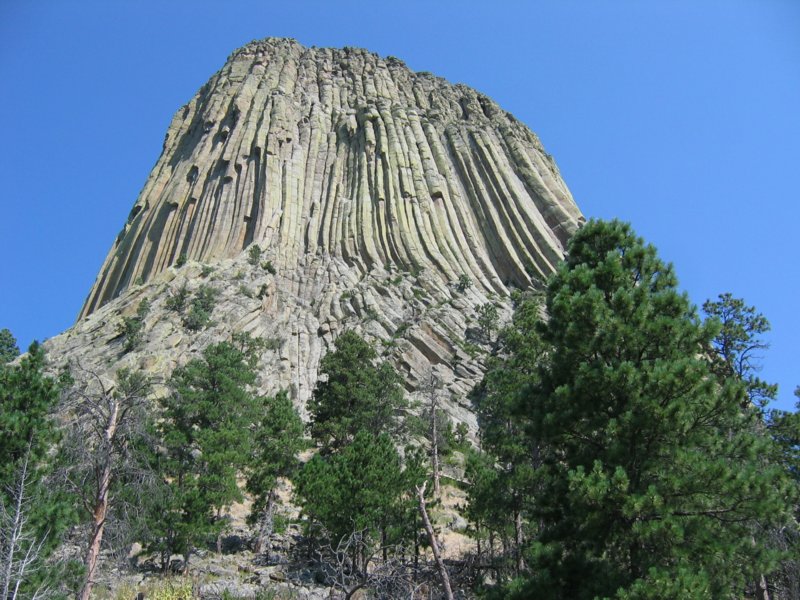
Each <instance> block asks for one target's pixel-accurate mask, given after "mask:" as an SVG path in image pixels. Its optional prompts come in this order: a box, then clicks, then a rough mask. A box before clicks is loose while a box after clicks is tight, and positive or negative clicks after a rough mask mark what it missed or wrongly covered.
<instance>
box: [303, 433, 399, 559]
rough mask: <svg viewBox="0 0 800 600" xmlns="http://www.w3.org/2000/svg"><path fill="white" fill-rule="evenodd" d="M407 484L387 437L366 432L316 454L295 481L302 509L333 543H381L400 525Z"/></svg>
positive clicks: (392, 445)
mask: <svg viewBox="0 0 800 600" xmlns="http://www.w3.org/2000/svg"><path fill="white" fill-rule="evenodd" d="M406 483H407V482H406V480H405V477H404V475H403V469H402V461H401V459H400V454H399V453H398V452H397V450H396V449H395V447H394V443H393V442H392V440H391V438H390V437H389V436H388V435H387V434H386V433H382V434H379V435H378V436H374V435H373V434H372V433H371V432H369V431H366V430H362V431H359V432H358V433H357V434H356V435H355V438H354V439H353V441H352V443H350V444H348V445H347V446H345V447H344V448H342V449H341V450H340V451H339V452H337V453H336V454H333V455H329V456H322V455H320V454H316V455H315V456H314V457H313V458H312V459H311V460H310V461H308V463H306V465H305V466H304V467H303V469H302V470H301V471H300V472H299V473H298V475H297V477H296V478H295V486H296V491H297V496H298V499H299V500H300V505H301V506H302V508H303V511H304V512H305V513H306V514H308V515H309V516H310V517H311V518H312V519H313V520H314V521H316V522H318V523H319V524H321V525H322V526H323V527H324V528H325V530H326V532H327V534H328V536H329V538H330V539H331V540H333V541H334V543H338V541H339V540H342V539H345V538H347V537H348V536H350V535H351V534H354V533H355V534H357V535H359V536H360V537H361V538H362V539H365V540H369V541H370V543H373V542H375V543H376V542H378V541H382V538H383V539H385V538H386V536H387V534H388V532H389V530H390V528H396V527H398V526H400V525H401V523H400V515H401V514H402V507H401V498H402V496H403V493H404V492H405V491H407V489H406ZM363 548H366V546H363ZM361 558H363V557H361ZM360 564H361V566H362V567H363V560H362V561H361V563H360Z"/></svg>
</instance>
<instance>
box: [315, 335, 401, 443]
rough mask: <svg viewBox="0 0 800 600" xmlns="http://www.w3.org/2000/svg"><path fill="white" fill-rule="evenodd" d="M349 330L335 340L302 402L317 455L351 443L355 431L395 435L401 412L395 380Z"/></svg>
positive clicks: (397, 383) (384, 365)
mask: <svg viewBox="0 0 800 600" xmlns="http://www.w3.org/2000/svg"><path fill="white" fill-rule="evenodd" d="M376 360H377V353H376V352H375V350H374V348H372V346H370V345H369V344H367V342H365V341H364V340H363V339H362V338H360V337H359V336H358V334H356V333H355V332H353V331H346V332H344V333H342V335H340V336H339V337H338V338H337V340H336V344H335V349H334V351H333V352H330V353H328V354H326V355H325V357H323V359H322V360H321V361H320V374H321V375H322V376H323V379H321V381H320V382H319V383H318V384H317V386H316V388H315V389H314V394H313V396H312V397H311V400H310V401H309V403H308V410H309V413H310V414H311V424H310V432H311V436H312V437H313V438H314V439H315V440H316V441H317V442H318V443H319V444H320V446H321V448H322V451H323V452H329V451H335V450H338V449H341V448H342V447H344V446H346V445H347V444H349V443H351V442H352V441H353V440H354V439H355V436H356V434H357V433H358V432H359V431H370V432H372V433H373V434H375V435H377V434H379V433H381V432H387V433H389V434H392V435H396V434H399V432H400V428H401V422H400V420H399V419H398V417H399V416H400V414H401V412H402V410H403V409H404V408H405V407H406V402H405V400H404V397H403V391H402V388H401V387H400V377H399V376H398V375H397V373H396V372H395V370H394V369H393V368H392V366H391V365H390V364H389V363H387V362H382V363H379V364H376V363H375V361H376Z"/></svg>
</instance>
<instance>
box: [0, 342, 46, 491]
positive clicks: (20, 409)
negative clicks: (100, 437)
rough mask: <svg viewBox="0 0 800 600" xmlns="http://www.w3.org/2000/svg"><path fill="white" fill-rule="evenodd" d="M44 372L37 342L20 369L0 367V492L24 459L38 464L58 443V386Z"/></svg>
mask: <svg viewBox="0 0 800 600" xmlns="http://www.w3.org/2000/svg"><path fill="white" fill-rule="evenodd" d="M44 368H45V355H44V349H43V348H42V347H41V346H40V345H39V344H38V343H36V342H34V343H33V344H31V346H30V348H28V354H27V355H26V356H25V357H23V358H22V360H21V361H20V363H19V365H15V366H12V365H0V484H2V485H0V491H1V490H2V488H3V487H4V486H5V485H6V484H8V483H10V482H12V481H13V480H14V477H15V473H16V470H17V468H18V466H19V464H20V462H21V461H22V459H23V458H25V457H26V456H27V457H28V460H29V462H30V463H31V464H33V465H37V464H39V463H41V462H42V461H43V459H44V458H45V455H46V453H47V451H48V449H49V448H50V447H51V445H52V444H53V443H54V442H56V441H57V439H58V435H57V430H56V426H55V423H54V421H53V419H52V418H51V415H52V411H53V410H54V408H55V406H56V403H57V402H58V398H59V386H58V383H57V382H56V381H55V380H53V379H52V378H50V377H48V376H46V375H45V374H44Z"/></svg>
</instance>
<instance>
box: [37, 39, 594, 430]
mask: <svg viewBox="0 0 800 600" xmlns="http://www.w3.org/2000/svg"><path fill="white" fill-rule="evenodd" d="M581 221H582V216H581V214H580V211H579V210H578V208H577V207H576V205H575V203H574V201H573V200H572V197H571V195H570V193H569V190H568V189H567V187H566V185H565V184H564V182H563V181H562V180H561V178H560V176H559V173H558V170H557V168H556V165H555V163H554V162H553V159H552V157H550V156H549V155H548V154H547V153H546V152H545V151H544V149H543V148H542V145H541V144H540V142H539V140H538V139H537V137H536V136H535V135H534V134H533V133H532V132H531V131H530V130H529V129H528V128H527V127H526V126H525V125H523V124H522V123H520V122H519V121H517V120H515V119H514V117H513V116H511V115H510V114H508V113H507V112H505V111H503V110H502V109H500V108H499V107H498V106H497V105H496V104H495V103H494V102H493V101H492V100H490V99H489V98H487V97H486V96H484V95H482V94H480V93H479V92H476V91H475V90H472V89H470V88H468V87H466V86H464V85H453V84H450V83H448V82H446V81H445V80H443V79H441V78H439V77H435V76H433V75H431V74H429V73H414V72H412V71H411V70H409V69H408V68H407V67H406V66H405V65H404V64H403V63H402V62H401V61H400V60H398V59H395V58H392V57H389V58H381V57H379V56H377V55H375V54H372V53H370V52H367V51H365V50H360V49H353V48H344V49H328V48H304V47H303V46H301V45H300V44H298V43H297V42H294V41H292V40H285V39H266V40H262V41H257V42H252V43H250V44H248V45H247V46H245V47H243V48H241V49H239V50H237V51H236V52H234V53H233V54H232V55H231V56H230V58H229V59H228V61H227V62H226V63H225V65H224V66H223V67H222V69H221V70H220V71H219V72H218V73H217V74H215V75H214V76H213V77H212V78H211V79H210V80H209V81H208V83H206V84H205V85H204V86H203V87H202V88H201V89H200V91H199V92H198V93H197V94H196V95H195V96H194V98H192V100H191V101H190V102H189V103H188V104H187V105H186V106H184V107H183V108H181V109H180V110H179V111H178V112H177V114H176V115H175V117H174V118H173V120H172V123H171V125H170V127H169V129H168V131H167V135H166V139H165V141H164V149H163V152H162V154H161V157H160V158H159V160H158V162H157V163H156V165H155V167H154V168H153V171H152V173H151V174H150V176H149V178H148V180H147V182H146V184H145V186H144V189H143V190H142V192H141V195H140V196H139V198H138V200H137V201H136V203H135V204H134V207H133V209H132V211H131V213H130V216H129V218H128V222H127V223H126V224H125V227H124V228H123V230H122V231H121V232H120V234H119V236H118V237H117V240H116V242H115V243H114V245H113V247H112V248H111V250H110V252H109V254H108V257H107V258H106V260H105V263H104V264H103V267H102V269H101V270H100V273H99V274H98V277H97V280H96V282H95V284H94V286H93V287H92V289H91V291H90V293H89V296H88V298H87V300H86V303H85V305H84V307H83V309H82V311H81V315H80V319H79V321H78V323H77V324H76V325H75V327H73V329H71V330H70V331H68V332H66V333H65V334H62V336H59V337H58V338H54V339H53V340H51V342H50V347H51V349H52V350H53V351H54V352H55V353H56V355H58V356H61V357H63V358H64V359H65V360H66V359H68V358H72V359H77V358H80V359H81V360H82V361H84V362H89V363H92V364H98V365H100V364H102V365H103V369H105V370H108V371H113V370H115V369H116V368H118V367H119V366H121V365H126V366H136V367H139V368H145V369H147V370H148V371H151V372H154V373H158V374H162V375H166V374H168V372H169V371H170V370H171V369H172V368H173V367H174V366H175V365H177V364H181V363H182V362H185V360H187V359H188V357H190V356H193V355H194V354H195V353H196V352H198V351H199V350H200V349H201V348H202V347H204V346H205V345H207V344H208V343H211V342H213V341H217V340H220V339H228V338H230V335H231V334H232V333H233V332H236V331H246V332H250V333H252V334H253V335H257V336H262V337H268V338H270V339H272V340H273V343H272V344H271V349H269V350H268V351H267V352H265V356H264V357H263V360H262V373H263V377H262V384H261V385H262V388H263V389H264V390H265V391H274V390H276V389H278V388H281V387H284V388H289V389H291V390H292V393H293V395H294V397H295V398H296V400H297V402H298V405H300V406H302V405H303V403H304V401H305V400H306V399H307V398H308V396H309V394H310V391H311V389H313V386H314V383H315V382H316V379H317V366H318V363H319V359H320V357H321V356H322V355H324V353H325V352H326V351H327V350H328V349H329V347H330V346H331V343H332V341H333V340H334V339H335V337H336V335H337V332H339V331H342V330H343V329H348V328H349V329H356V330H357V331H359V332H360V333H361V334H362V335H364V336H365V337H367V338H368V339H370V340H371V341H373V342H375V343H376V346H377V347H378V348H379V350H380V351H381V352H382V353H383V354H384V355H385V356H386V357H387V358H389V359H391V360H392V361H393V362H394V363H395V364H396V366H397V367H398V369H399V370H400V371H401V372H402V373H403V375H404V377H405V379H406V383H407V387H408V389H409V390H414V389H415V388H416V386H417V385H418V384H419V382H420V381H422V380H423V379H425V378H427V377H429V376H430V374H431V373H433V374H434V375H436V377H437V378H438V379H439V380H440V381H441V382H442V386H443V390H446V391H449V394H448V397H450V398H451V409H452V410H451V412H452V414H453V416H454V417H455V418H457V419H459V420H464V421H467V422H470V421H473V419H472V417H471V414H470V413H469V411H468V407H467V405H466V404H465V401H464V400H463V398H464V394H465V392H466V390H467V389H468V387H469V386H470V385H471V384H472V383H474V382H475V381H476V380H477V379H478V378H479V377H480V374H481V373H482V368H483V367H482V365H483V356H484V354H485V349H486V347H485V346H486V345H485V344H484V345H483V346H482V345H481V341H480V340H479V339H478V338H476V337H475V335H474V330H475V327H476V326H475V310H476V308H477V307H478V306H480V305H482V304H485V303H487V302H494V303H496V304H497V306H498V308H499V310H500V314H501V316H504V317H507V316H508V314H509V309H508V306H509V303H508V294H509V292H510V290H511V289H512V288H518V289H527V288H531V287H533V288H537V287H541V286H542V284H543V281H544V279H545V278H546V277H547V276H548V275H549V274H550V273H551V272H552V271H553V270H554V268H555V266H556V264H557V262H558V261H559V260H560V259H561V257H562V254H563V251H564V247H565V244H566V241H567V239H568V238H569V236H570V234H571V233H572V232H573V231H574V230H575V229H576V228H577V227H578V225H579V223H580V222H581ZM252 245H258V246H259V248H261V249H262V250H263V254H262V256H261V257H259V259H258V260H255V261H254V260H251V259H249V257H250V254H249V252H248V251H249V249H250V247H251V246H252ZM184 263H185V264H184ZM459 282H461V284H460V285H459ZM468 283H471V285H467V284H468ZM184 284H186V286H187V289H188V290H189V292H191V291H192V290H193V289H195V288H197V287H199V286H200V285H206V286H210V287H212V288H214V289H215V290H216V293H217V298H216V304H215V308H214V312H213V324H212V325H211V326H210V327H209V328H207V329H204V330H202V331H200V332H189V331H187V330H186V328H185V327H184V326H183V325H182V323H181V319H180V316H179V315H178V314H176V313H175V312H174V311H170V310H169V309H167V308H166V306H165V303H166V299H167V298H168V297H169V296H170V295H171V294H174V293H175V292H176V290H178V289H179V288H180V287H182V286H183V285H184ZM144 298H147V299H148V300H149V301H150V302H151V304H152V308H151V310H150V313H149V314H148V315H147V317H146V318H145V336H144V341H143V343H142V345H141V347H140V348H138V349H136V350H133V351H130V352H123V351H122V350H121V342H120V340H119V334H118V332H119V321H120V320H121V319H122V317H123V316H124V315H130V314H132V313H133V311H135V308H136V306H137V305H138V303H139V302H140V301H141V300H142V299H144ZM471 332H472V333H471ZM471 335H472V337H471ZM459 407H460V408H459Z"/></svg>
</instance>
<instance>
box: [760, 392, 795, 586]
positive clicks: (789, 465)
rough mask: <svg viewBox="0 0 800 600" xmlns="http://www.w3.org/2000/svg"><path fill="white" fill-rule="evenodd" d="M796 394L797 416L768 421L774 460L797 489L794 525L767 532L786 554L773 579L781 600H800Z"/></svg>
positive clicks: (776, 413) (782, 414) (777, 413)
mask: <svg viewBox="0 0 800 600" xmlns="http://www.w3.org/2000/svg"><path fill="white" fill-rule="evenodd" d="M794 394H795V396H796V397H797V403H796V404H795V410H794V412H787V411H782V410H773V411H771V412H770V414H769V420H768V426H769V430H770V433H771V435H772V437H773V439H774V440H775V451H776V454H775V456H774V457H773V460H774V461H775V462H776V463H778V464H780V465H783V467H784V469H785V470H786V472H787V473H788V474H789V477H790V478H791V480H792V485H793V488H794V490H793V491H794V494H793V495H792V496H789V497H788V498H787V500H792V501H793V505H794V506H793V513H794V519H793V521H792V522H791V523H789V524H788V525H787V526H786V527H780V528H773V529H772V530H768V531H767V536H768V537H767V543H771V544H773V545H774V546H775V547H776V548H779V549H781V550H784V551H785V556H784V560H783V561H782V562H781V564H780V567H779V568H778V569H777V570H776V571H775V572H774V573H773V574H772V575H771V576H770V577H769V583H770V584H771V586H773V587H774V588H775V589H776V591H777V592H778V594H777V597H778V598H780V599H781V600H784V599H785V600H800V387H798V388H797V389H795V392H794Z"/></svg>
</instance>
